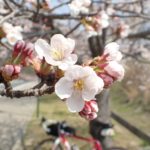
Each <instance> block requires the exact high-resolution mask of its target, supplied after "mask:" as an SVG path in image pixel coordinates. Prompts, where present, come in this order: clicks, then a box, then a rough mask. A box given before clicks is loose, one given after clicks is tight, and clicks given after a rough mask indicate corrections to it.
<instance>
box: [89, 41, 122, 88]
mask: <svg viewBox="0 0 150 150" xmlns="http://www.w3.org/2000/svg"><path fill="white" fill-rule="evenodd" d="M121 59H122V54H121V52H120V51H119V45H118V44H117V43H115V42H112V43H110V44H108V45H106V46H105V48H104V53H103V55H102V56H99V57H97V58H96V59H95V60H94V61H93V62H92V63H93V64H92V63H91V64H92V65H94V66H95V71H96V73H97V75H98V76H99V77H100V78H102V79H103V81H104V87H105V88H108V87H110V86H111V85H112V84H113V83H114V81H121V80H122V79H123V77H124V68H123V66H122V65H121V64H120V63H119V61H120V60H121Z"/></svg>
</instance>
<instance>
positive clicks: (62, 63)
mask: <svg viewBox="0 0 150 150" xmlns="http://www.w3.org/2000/svg"><path fill="white" fill-rule="evenodd" d="M74 47H75V41H74V40H72V39H69V38H65V37H64V36H63V35H61V34H55V35H54V36H53V37H52V38H51V43H50V45H49V44H48V43H47V42H46V41H45V40H43V39H39V40H37V41H36V43H35V51H36V52H37V54H38V56H39V58H40V59H43V57H44V58H45V60H46V62H47V63H48V64H50V65H53V66H58V67H59V68H60V69H62V70H66V69H67V68H68V67H69V66H71V65H74V64H75V63H76V62H77V55H76V54H72V52H73V50H74Z"/></svg>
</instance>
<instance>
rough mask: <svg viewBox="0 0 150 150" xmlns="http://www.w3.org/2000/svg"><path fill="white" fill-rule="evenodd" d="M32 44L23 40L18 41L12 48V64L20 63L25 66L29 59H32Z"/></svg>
mask: <svg viewBox="0 0 150 150" xmlns="http://www.w3.org/2000/svg"><path fill="white" fill-rule="evenodd" d="M33 51H34V45H33V44H32V43H26V42H24V41H18V42H17V43H16V44H15V45H14V48H13V52H12V62H13V64H21V65H23V66H27V65H28V64H29V60H32V59H33Z"/></svg>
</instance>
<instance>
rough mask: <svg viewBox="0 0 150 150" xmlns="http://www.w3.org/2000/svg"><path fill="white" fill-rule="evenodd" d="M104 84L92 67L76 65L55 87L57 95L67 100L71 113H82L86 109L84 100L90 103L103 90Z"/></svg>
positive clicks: (69, 69)
mask: <svg viewBox="0 0 150 150" xmlns="http://www.w3.org/2000/svg"><path fill="white" fill-rule="evenodd" d="M103 87H104V82H103V80H102V79H101V78H100V77H98V76H97V75H96V73H95V72H94V70H93V69H92V68H90V67H82V66H78V65H74V66H72V67H70V68H68V70H67V71H66V72H65V74H64V77H62V78H61V79H60V80H59V81H58V82H57V83H56V85H55V93H56V94H57V95H58V96H59V97H60V98H61V99H65V98H66V103H67V106H68V108H69V110H70V111H71V112H80V111H81V110H82V109H83V107H84V100H85V101H89V100H91V99H94V98H95V95H96V94H98V93H99V92H100V91H102V90H103Z"/></svg>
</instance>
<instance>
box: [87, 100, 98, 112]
mask: <svg viewBox="0 0 150 150" xmlns="http://www.w3.org/2000/svg"><path fill="white" fill-rule="evenodd" d="M89 103H90V105H91V109H92V111H93V112H98V105H97V102H96V100H91V101H89Z"/></svg>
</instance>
